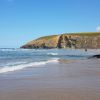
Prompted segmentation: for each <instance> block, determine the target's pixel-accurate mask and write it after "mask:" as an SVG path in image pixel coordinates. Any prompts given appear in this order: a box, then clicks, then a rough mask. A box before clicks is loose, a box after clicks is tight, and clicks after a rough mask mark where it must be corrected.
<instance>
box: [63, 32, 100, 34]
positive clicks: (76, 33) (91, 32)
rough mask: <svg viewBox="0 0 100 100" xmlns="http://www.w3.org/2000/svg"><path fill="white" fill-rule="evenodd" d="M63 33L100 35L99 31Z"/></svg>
mask: <svg viewBox="0 0 100 100" xmlns="http://www.w3.org/2000/svg"><path fill="white" fill-rule="evenodd" d="M64 35H100V32H80V33H64Z"/></svg>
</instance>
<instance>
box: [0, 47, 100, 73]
mask: <svg viewBox="0 0 100 100" xmlns="http://www.w3.org/2000/svg"><path fill="white" fill-rule="evenodd" d="M99 52H100V50H88V51H87V52H85V50H82V49H15V48H8V49H7V48H2V49H0V74H2V73H7V72H12V71H17V70H22V69H25V68H28V67H29V68H30V67H35V66H37V67H38V66H40V65H45V64H47V63H55V62H58V60H59V59H69V60H74V59H75V60H76V59H77V60H78V59H83V60H84V59H87V58H89V57H91V56H92V55H94V54H98V53H99Z"/></svg>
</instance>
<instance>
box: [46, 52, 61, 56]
mask: <svg viewBox="0 0 100 100" xmlns="http://www.w3.org/2000/svg"><path fill="white" fill-rule="evenodd" d="M47 55H52V56H56V55H59V54H58V53H53V52H51V53H47Z"/></svg>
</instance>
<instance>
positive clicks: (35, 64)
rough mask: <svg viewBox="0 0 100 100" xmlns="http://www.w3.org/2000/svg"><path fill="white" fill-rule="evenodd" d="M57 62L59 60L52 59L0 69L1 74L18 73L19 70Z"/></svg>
mask: <svg viewBox="0 0 100 100" xmlns="http://www.w3.org/2000/svg"><path fill="white" fill-rule="evenodd" d="M57 62H58V58H56V59H51V60H48V61H41V62H32V63H26V64H19V65H13V66H5V67H2V68H1V69H0V73H6V72H12V71H17V70H22V69H24V68H29V67H36V66H40V65H46V64H48V63H57Z"/></svg>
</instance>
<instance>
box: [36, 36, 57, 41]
mask: <svg viewBox="0 0 100 100" xmlns="http://www.w3.org/2000/svg"><path fill="white" fill-rule="evenodd" d="M57 36H58V35H51V36H44V37H40V38H38V39H36V40H43V39H45V40H49V39H51V38H55V37H57Z"/></svg>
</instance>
